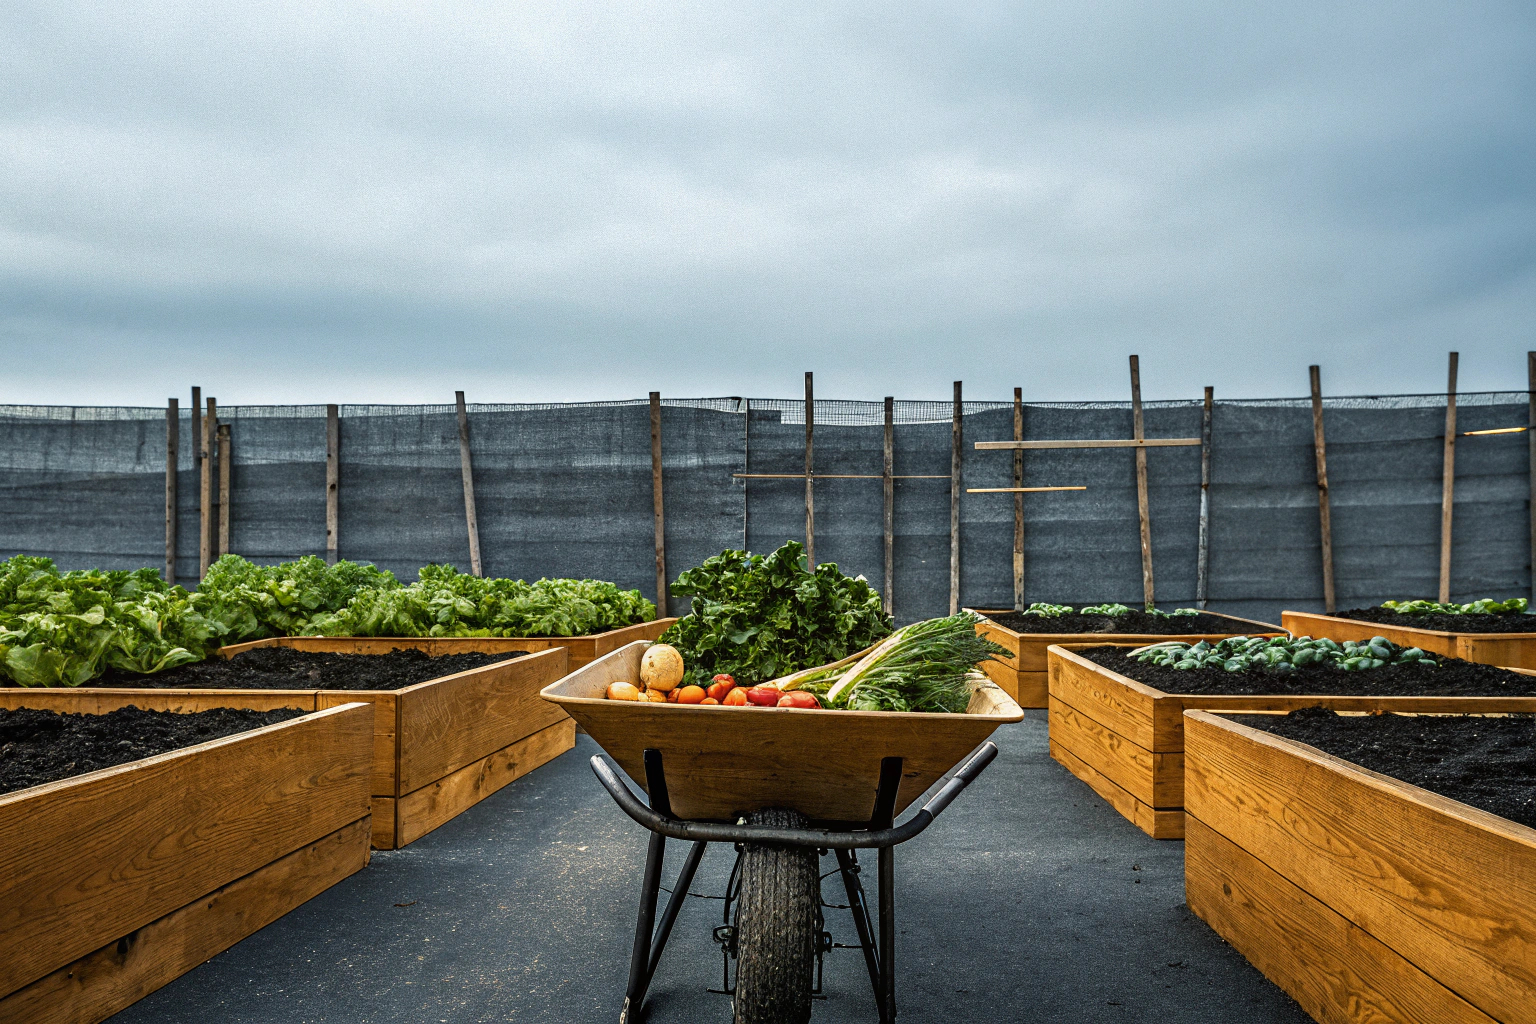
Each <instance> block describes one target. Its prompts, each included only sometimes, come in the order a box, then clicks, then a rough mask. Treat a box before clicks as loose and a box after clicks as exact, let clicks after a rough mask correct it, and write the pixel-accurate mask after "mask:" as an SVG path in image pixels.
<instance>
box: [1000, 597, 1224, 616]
mask: <svg viewBox="0 0 1536 1024" xmlns="http://www.w3.org/2000/svg"><path fill="white" fill-rule="evenodd" d="M1073 611H1074V609H1073V608H1072V606H1071V605H1069V604H1046V603H1045V602H1043V601H1037V602H1035V603H1034V604H1032V605H1030V606H1029V607H1028V608H1026V609H1024V610H1023V611H1022V612H1020V613H1019V614H1021V615H1040V616H1044V617H1046V618H1052V619H1054V618H1058V617H1059V616H1062V615H1070V614H1072V613H1073ZM1133 611H1140V609H1138V608H1132V607H1130V606H1129V605H1124V604H1090V605H1084V606H1083V607H1081V608H1078V609H1076V613H1077V614H1078V615H1108V616H1110V617H1111V618H1118V617H1119V616H1121V615H1129V614H1131V612H1133ZM1146 613H1147V614H1148V615H1155V616H1157V617H1158V618H1162V619H1171V618H1173V617H1174V616H1177V615H1199V614H1200V610H1199V609H1198V608H1175V609H1174V610H1173V611H1171V612H1160V611H1158V610H1157V609H1156V608H1148V609H1147V610H1146Z"/></svg>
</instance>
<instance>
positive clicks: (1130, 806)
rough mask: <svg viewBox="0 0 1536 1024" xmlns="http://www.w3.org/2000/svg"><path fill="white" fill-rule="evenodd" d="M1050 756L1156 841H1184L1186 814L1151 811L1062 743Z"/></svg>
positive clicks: (1053, 743) (1053, 747)
mask: <svg viewBox="0 0 1536 1024" xmlns="http://www.w3.org/2000/svg"><path fill="white" fill-rule="evenodd" d="M1050 752H1051V757H1052V758H1054V759H1055V760H1056V761H1057V762H1058V763H1060V764H1061V765H1062V767H1064V768H1066V769H1067V771H1069V772H1071V773H1072V774H1073V775H1075V776H1077V778H1078V779H1079V780H1080V781H1082V782H1084V783H1086V784H1087V785H1088V787H1089V788H1090V789H1092V790H1093V791H1094V792H1095V793H1097V794H1098V795H1099V796H1101V797H1103V798H1104V800H1105V802H1106V803H1108V804H1109V805H1110V806H1111V807H1113V808H1114V809H1115V810H1116V811H1117V812H1118V813H1119V814H1120V816H1121V817H1122V818H1124V819H1126V820H1127V821H1129V822H1130V823H1131V824H1133V825H1135V826H1136V827H1137V828H1139V829H1141V830H1142V831H1143V832H1145V833H1146V834H1147V835H1149V836H1151V837H1152V838H1153V839H1183V838H1184V812H1183V811H1166V810H1162V811H1160V810H1157V809H1156V808H1153V807H1149V806H1148V805H1146V804H1144V803H1142V802H1141V801H1140V800H1137V799H1136V798H1135V797H1134V796H1132V795H1131V794H1129V793H1127V792H1126V791H1125V790H1123V789H1121V788H1120V787H1119V786H1117V785H1115V784H1114V783H1113V782H1112V781H1110V780H1109V779H1107V778H1105V777H1104V776H1103V775H1102V774H1100V773H1099V772H1097V771H1095V770H1094V769H1093V766H1092V765H1089V764H1087V763H1085V762H1084V761H1083V760H1082V759H1081V758H1079V757H1077V756H1076V755H1075V754H1073V753H1072V752H1071V751H1070V750H1068V749H1066V748H1065V747H1063V746H1061V745H1060V744H1059V743H1056V742H1054V741H1053V742H1052V743H1051V744H1050Z"/></svg>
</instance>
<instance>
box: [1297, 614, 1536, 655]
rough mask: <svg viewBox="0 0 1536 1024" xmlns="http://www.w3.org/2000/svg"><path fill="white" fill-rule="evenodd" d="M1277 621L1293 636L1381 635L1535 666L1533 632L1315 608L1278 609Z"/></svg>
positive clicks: (1424, 647) (1433, 648) (1408, 643)
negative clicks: (1445, 626) (1387, 619)
mask: <svg viewBox="0 0 1536 1024" xmlns="http://www.w3.org/2000/svg"><path fill="white" fill-rule="evenodd" d="M1280 621H1281V622H1282V623H1283V624H1284V625H1285V628H1286V629H1288V630H1290V632H1291V634H1292V635H1293V636H1325V637H1327V638H1328V639H1330V640H1369V639H1370V638H1371V637H1373V636H1384V637H1386V638H1387V639H1388V640H1390V641H1392V642H1393V643H1395V644H1400V645H1401V646H1403V647H1417V648H1419V649H1420V650H1423V651H1429V652H1430V653H1431V654H1444V655H1446V656H1447V657H1451V658H1460V659H1461V660H1462V661H1475V662H1478V663H1480V664H1483V665H1499V666H1502V667H1504V668H1529V669H1536V633H1451V632H1447V631H1445V630H1439V629H1417V628H1415V627H1412V626H1387V625H1383V624H1382V623H1380V622H1365V621H1362V620H1360V619H1345V618H1340V617H1339V616H1337V615H1319V614H1317V613H1315V612H1281V613H1280Z"/></svg>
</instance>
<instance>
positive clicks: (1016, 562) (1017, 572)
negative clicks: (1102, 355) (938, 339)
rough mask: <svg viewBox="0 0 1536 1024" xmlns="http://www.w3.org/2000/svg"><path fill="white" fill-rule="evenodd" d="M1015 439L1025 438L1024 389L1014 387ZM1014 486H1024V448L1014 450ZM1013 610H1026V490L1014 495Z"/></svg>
mask: <svg viewBox="0 0 1536 1024" xmlns="http://www.w3.org/2000/svg"><path fill="white" fill-rule="evenodd" d="M1013 439H1014V440H1015V441H1022V440H1024V389H1023V388H1014V389H1013ZM1013 486H1015V487H1023V486H1024V449H1022V448H1016V449H1014V452H1013ZM1013 610H1014V611H1017V612H1021V611H1023V610H1024V492H1023V491H1020V492H1018V493H1017V494H1015V495H1014V496H1013Z"/></svg>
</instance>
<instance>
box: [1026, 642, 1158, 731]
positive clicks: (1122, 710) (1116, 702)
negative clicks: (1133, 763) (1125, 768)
mask: <svg viewBox="0 0 1536 1024" xmlns="http://www.w3.org/2000/svg"><path fill="white" fill-rule="evenodd" d="M1057 651H1060V652H1061V653H1060V656H1059V657H1054V656H1053V657H1052V658H1051V661H1050V690H1051V697H1052V698H1054V699H1056V700H1060V701H1062V702H1064V703H1066V704H1069V705H1071V706H1072V707H1073V708H1075V709H1076V710H1078V711H1080V712H1082V713H1083V714H1085V715H1087V716H1088V717H1089V718H1092V719H1094V720H1095V721H1097V722H1099V723H1101V724H1103V725H1107V726H1108V727H1109V728H1111V729H1113V730H1114V731H1115V732H1117V733H1119V734H1120V735H1121V736H1124V737H1126V738H1127V739H1129V740H1130V741H1131V742H1132V743H1135V744H1136V745H1137V746H1140V747H1145V748H1146V749H1148V750H1161V749H1168V748H1164V747H1162V746H1159V745H1158V744H1157V742H1156V740H1157V739H1158V738H1159V737H1158V730H1157V728H1156V724H1155V723H1154V719H1153V716H1154V714H1158V717H1159V718H1161V719H1168V718H1169V717H1170V716H1169V715H1168V714H1167V713H1161V714H1159V713H1158V712H1157V711H1156V705H1157V697H1158V696H1159V693H1158V691H1156V690H1154V689H1152V688H1151V687H1150V686H1142V685H1141V684H1140V683H1137V682H1133V681H1132V680H1129V679H1126V678H1125V677H1124V676H1120V675H1117V674H1115V673H1113V672H1109V671H1107V670H1099V669H1098V666H1096V665H1094V664H1093V663H1092V662H1090V661H1088V660H1087V659H1085V658H1080V657H1078V656H1077V655H1075V654H1072V653H1070V652H1068V651H1066V650H1064V649H1062V648H1059V647H1058V648H1057ZM1053 654H1055V652H1053ZM1172 717H1177V716H1176V715H1175V716H1172ZM1162 724H1164V725H1165V729H1164V731H1165V732H1166V731H1167V729H1166V726H1167V725H1168V724H1169V723H1167V722H1164V723H1162ZM1171 749H1175V750H1177V749H1181V747H1173V748H1171Z"/></svg>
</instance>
